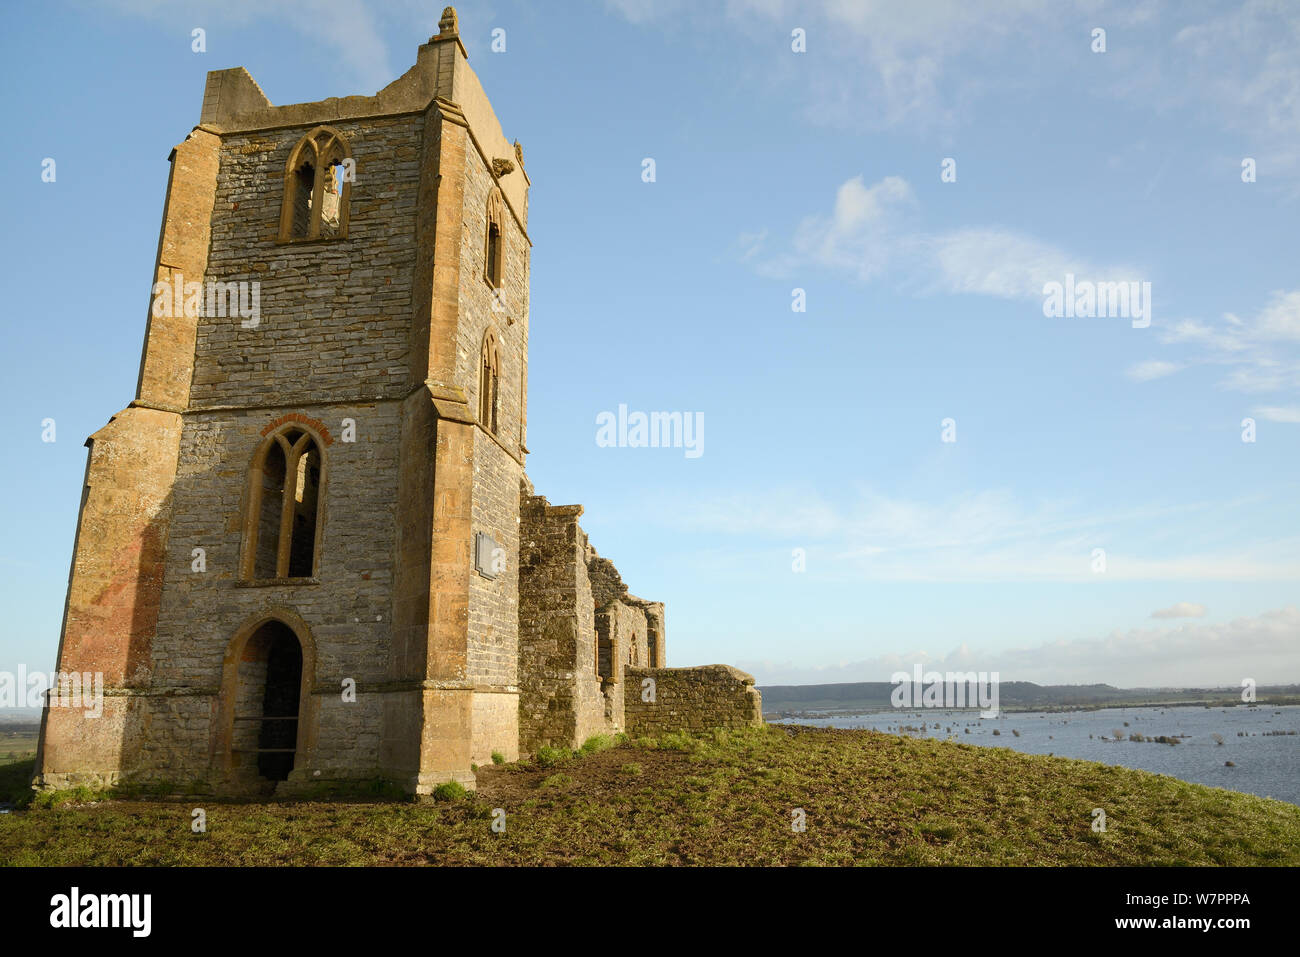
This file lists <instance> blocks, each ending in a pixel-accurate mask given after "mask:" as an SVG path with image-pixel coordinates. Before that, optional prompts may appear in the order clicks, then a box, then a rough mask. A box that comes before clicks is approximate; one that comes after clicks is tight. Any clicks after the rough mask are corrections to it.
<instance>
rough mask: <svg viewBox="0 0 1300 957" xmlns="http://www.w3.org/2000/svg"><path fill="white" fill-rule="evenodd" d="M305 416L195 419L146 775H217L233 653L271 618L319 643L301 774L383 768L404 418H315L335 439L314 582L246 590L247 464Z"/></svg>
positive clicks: (328, 410) (185, 445) (156, 673)
mask: <svg viewBox="0 0 1300 957" xmlns="http://www.w3.org/2000/svg"><path fill="white" fill-rule="evenodd" d="M294 411H297V410H295V409H293V408H291V407H290V408H282V409H276V410H259V409H253V410H243V411H238V412H235V411H229V412H207V413H200V414H193V415H187V416H186V417H185V428H184V431H183V433H182V437H181V453H180V461H179V463H178V466H177V470H176V480H175V484H174V486H173V490H172V500H173V503H174V509H175V518H174V524H173V527H172V531H171V535H170V536H169V539H168V543H167V560H166V569H165V577H164V582H163V590H162V602H161V611H160V615H159V626H158V636H157V638H156V639H155V641H154V645H153V656H152V657H153V661H152V672H153V682H152V687H151V689H150V692H151V700H152V702H153V705H154V706H153V708H152V709H151V710H152V712H153V715H152V719H151V721H150V724H151V727H150V728H149V731H148V734H147V735H145V736H144V742H143V755H142V759H141V764H140V770H141V771H143V772H146V774H149V773H154V774H155V776H156V775H160V774H161V773H162V772H166V773H167V774H168V775H169V776H172V777H181V778H184V777H193V776H201V775H203V774H206V773H207V771H208V767H207V765H208V760H209V751H210V745H211V742H212V740H213V736H214V735H215V733H216V729H215V727H214V722H213V718H214V717H215V712H216V709H215V707H214V706H213V702H214V701H215V700H216V696H217V695H218V693H219V691H220V689H221V682H222V662H223V659H224V656H225V654H226V652H227V650H228V648H229V646H230V644H231V641H232V639H233V637H234V636H235V634H236V632H237V631H238V630H239V629H240V628H241V626H243V625H245V624H247V623H249V622H251V621H253V620H255V619H257V618H259V617H261V616H264V615H266V614H268V613H269V612H272V611H274V612H280V613H288V614H291V615H295V616H297V617H298V618H300V619H301V620H302V621H303V622H304V623H305V624H306V625H307V627H308V628H309V629H310V637H311V640H312V641H313V642H314V644H315V665H316V667H315V673H314V674H304V675H303V681H304V683H306V684H308V685H310V687H311V688H312V690H313V693H314V694H315V695H316V696H317V700H318V701H319V702H320V711H319V728H318V730H317V731H316V733H315V735H314V737H315V747H314V749H313V753H312V754H311V755H310V756H305V755H304V756H300V761H299V767H300V768H306V767H308V766H310V768H311V769H316V770H321V769H323V771H328V772H330V773H331V775H341V776H359V775H366V774H373V773H376V772H377V770H378V764H379V754H378V741H379V735H380V732H381V724H382V717H381V712H382V700H381V699H382V694H381V693H380V692H379V691H378V690H376V689H377V686H379V685H382V684H383V683H384V682H385V680H386V678H387V674H386V669H387V661H386V658H385V656H384V655H381V654H376V649H381V648H385V647H387V646H388V644H389V643H390V642H391V640H392V618H393V614H392V581H393V561H394V555H393V549H392V547H391V544H390V543H391V542H392V541H393V540H394V536H395V530H394V522H395V508H396V499H397V455H398V449H399V447H400V442H399V436H400V421H399V418H400V411H401V410H400V406H399V404H398V403H395V402H384V403H367V404H355V405H338V406H316V407H313V408H312V409H311V410H310V411H311V412H312V413H314V415H313V416H311V418H313V419H315V421H316V422H317V423H319V424H320V425H323V426H325V427H327V428H329V429H330V432H331V437H332V438H334V441H333V442H332V443H330V444H328V445H327V446H326V447H324V448H323V449H321V452H322V459H323V478H322V488H321V491H322V494H321V506H320V513H319V524H320V538H319V541H320V546H319V553H318V558H317V575H316V579H315V581H312V582H285V581H283V580H280V581H275V582H269V583H262V582H258V583H243V582H241V581H240V576H239V555H240V549H241V547H242V542H241V522H240V520H241V516H242V515H243V513H244V508H245V498H246V494H247V476H248V468H249V463H250V462H251V461H252V458H253V454H254V451H255V450H256V448H257V447H258V445H259V444H260V443H261V442H262V441H263V437H262V430H263V429H264V428H265V427H266V426H267V425H268V424H270V423H272V422H274V421H276V420H277V419H278V418H279V416H280V415H283V414H287V413H291V412H294ZM316 416H319V418H316ZM345 417H346V418H352V419H354V421H355V422H356V441H355V442H342V441H339V440H338V439H337V435H338V433H337V432H336V431H335V429H336V428H337V424H338V422H339V421H340V420H341V419H343V418H345ZM376 543H380V544H379V545H377V544H376ZM195 548H202V549H203V550H204V554H205V558H204V561H205V565H206V569H205V570H204V571H202V572H196V571H194V570H193V557H192V556H193V549H195ZM344 678H352V679H354V680H355V681H356V683H357V691H358V694H357V700H356V702H347V703H345V702H343V701H342V698H341V694H340V689H341V683H342V680H343V679H344ZM304 717H305V716H304Z"/></svg>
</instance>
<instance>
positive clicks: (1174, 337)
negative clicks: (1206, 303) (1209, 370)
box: [1161, 290, 1300, 421]
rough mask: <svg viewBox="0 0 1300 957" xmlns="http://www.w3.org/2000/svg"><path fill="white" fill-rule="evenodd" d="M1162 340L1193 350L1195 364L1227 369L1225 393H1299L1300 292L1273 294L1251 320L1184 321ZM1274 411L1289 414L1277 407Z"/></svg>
mask: <svg viewBox="0 0 1300 957" xmlns="http://www.w3.org/2000/svg"><path fill="white" fill-rule="evenodd" d="M1161 340H1162V341H1163V342H1164V343H1165V344H1167V345H1171V346H1188V347H1191V348H1192V350H1193V351H1192V352H1191V356H1192V358H1193V361H1195V362H1198V363H1202V364H1206V365H1211V366H1222V367H1224V370H1225V371H1224V375H1223V376H1222V378H1221V379H1220V380H1219V383H1218V384H1219V386H1220V387H1221V388H1224V389H1230V390H1232V391H1235V392H1252V393H1265V392H1288V391H1290V392H1293V391H1295V390H1296V389H1300V290H1292V291H1289V292H1288V291H1278V292H1275V293H1273V294H1272V296H1271V297H1270V298H1269V300H1268V302H1267V303H1266V304H1265V305H1264V307H1263V308H1262V309H1261V310H1260V311H1259V313H1258V314H1257V315H1255V316H1253V317H1250V318H1246V319H1243V318H1241V317H1240V316H1237V315H1234V314H1232V313H1226V314H1225V315H1224V316H1223V317H1222V318H1221V319H1220V320H1219V321H1218V322H1209V321H1205V320H1200V319H1183V320H1180V321H1178V322H1175V323H1172V324H1171V325H1169V326H1168V327H1166V328H1165V329H1164V330H1163V331H1162V333H1161ZM1270 410H1271V411H1273V412H1275V413H1278V414H1281V415H1284V414H1285V410H1284V409H1280V408H1278V407H1270ZM1274 421H1288V420H1287V419H1286V418H1277V419H1274Z"/></svg>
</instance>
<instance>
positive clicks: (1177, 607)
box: [1151, 601, 1205, 618]
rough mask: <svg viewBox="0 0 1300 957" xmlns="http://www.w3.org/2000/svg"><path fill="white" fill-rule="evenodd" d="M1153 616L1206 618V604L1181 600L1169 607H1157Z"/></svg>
mask: <svg viewBox="0 0 1300 957" xmlns="http://www.w3.org/2000/svg"><path fill="white" fill-rule="evenodd" d="M1151 617H1152V618H1204V617H1205V606H1204V605H1198V604H1196V603H1194V602H1190V601H1180V602H1178V603H1177V604H1174V605H1170V606H1169V607H1168V608H1157V609H1156V610H1155V611H1153V612H1152V613H1151Z"/></svg>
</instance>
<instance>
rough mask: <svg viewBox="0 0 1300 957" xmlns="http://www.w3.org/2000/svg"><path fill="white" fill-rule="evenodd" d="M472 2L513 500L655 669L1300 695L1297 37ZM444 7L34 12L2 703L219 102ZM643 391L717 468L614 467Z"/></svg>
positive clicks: (50, 589)
mask: <svg viewBox="0 0 1300 957" xmlns="http://www.w3.org/2000/svg"><path fill="white" fill-rule="evenodd" d="M458 11H459V14H460V25H461V35H462V39H463V41H464V43H465V45H466V47H467V49H468V50H469V55H470V62H471V65H472V66H473V67H474V69H475V70H476V72H477V73H478V74H479V76H480V78H481V80H482V81H483V85H484V87H485V89H486V91H487V93H488V96H489V97H490V98H491V100H492V102H493V104H494V106H495V108H496V111H497V114H498V116H499V117H500V118H501V121H502V125H503V127H504V129H505V132H506V135H507V136H508V137H510V138H515V137H517V138H518V139H519V140H520V141H521V143H522V144H523V148H524V155H525V160H526V163H527V167H528V172H529V175H530V177H531V178H532V182H533V189H532V194H531V205H530V223H529V226H530V234H531V236H532V238H533V240H534V242H535V246H534V249H533V261H532V277H533V284H532V313H531V361H530V370H529V371H530V381H529V392H528V397H529V446H530V448H531V449H532V454H531V455H530V457H529V460H528V472H529V475H530V477H531V478H532V480H533V481H534V483H535V484H536V486H537V488H538V491H539V492H541V493H542V494H545V495H547V496H548V497H549V498H550V500H551V501H552V502H553V503H556V504H561V503H570V502H581V503H583V504H584V505H585V506H586V514H585V516H584V518H583V525H584V527H585V528H586V530H587V531H588V532H589V533H590V535H591V539H592V542H593V544H595V545H596V547H597V548H598V550H599V551H600V552H601V554H603V555H606V556H608V557H609V558H611V559H613V560H614V562H615V563H616V564H617V565H618V567H619V569H620V570H621V571H622V572H623V576H624V579H625V580H626V581H627V582H628V583H629V584H630V586H631V588H632V591H633V592H634V593H636V594H638V595H641V596H642V597H646V598H652V599H655V600H662V601H665V602H666V603H667V607H668V649H669V663H670V664H672V665H690V664H701V663H709V662H715V661H721V662H729V663H734V664H738V665H739V666H741V667H743V668H746V669H747V670H750V671H752V672H754V673H755V674H756V675H757V676H758V678H759V681H760V684H762V683H781V682H811V681H837V680H887V679H888V677H889V674H890V673H891V672H892V671H894V670H895V669H896V668H897V667H903V668H907V669H910V667H911V665H912V664H913V663H916V662H923V663H933V664H934V665H935V666H942V665H943V664H945V663H947V664H950V665H951V664H957V663H960V664H961V665H962V666H963V667H971V668H982V669H987V670H999V669H1000V671H1001V674H1002V677H1003V678H1004V680H1006V679H1027V680H1036V681H1051V682H1093V681H1108V682H1110V683H1113V684H1118V685H1124V686H1136V685H1152V684H1173V683H1185V684H1210V683H1216V684H1229V683H1231V684H1236V683H1238V682H1239V681H1240V680H1241V679H1242V678H1244V677H1253V678H1255V679H1256V680H1257V681H1259V682H1261V683H1272V682H1282V681H1287V682H1295V681H1300V610H1297V605H1300V596H1298V592H1300V589H1298V588H1297V581H1300V495H1298V494H1297V493H1298V492H1300V470H1298V466H1300V256H1297V253H1298V252H1300V242H1298V240H1297V222H1298V219H1297V214H1298V213H1300V8H1297V7H1295V6H1294V5H1288V4H1285V3H1247V4H1210V3H1181V4H1159V3H1137V4H1133V3H1126V4H1109V3H1092V2H1089V3H1083V2H1075V3H1070V2H1064V3H1050V4H1048V3H1041V4H1040V3H1028V2H1002V3H991V2H983V0H965V2H956V0H954V2H938V0H935V2H929V3H909V4H902V3H888V4H885V3H871V2H866V0H861V2H847V0H845V2H825V3H802V4H794V3H785V2H781V0H732V2H727V3H711V4H693V3H685V2H681V3H676V2H671V0H663V2H649V0H646V2H641V0H619V2H609V3H596V2H593V3H589V4H579V3H565V4H546V5H544V6H543V5H534V4H510V3H493V4H485V3H484V4H481V3H462V4H461V5H459V7H458ZM440 12H441V7H440V6H439V5H436V4H435V5H427V4H423V3H419V4H417V3H413V2H401V0H399V2H391V3H382V4H380V3H375V4H364V3H361V2H347V0H316V2H313V3H307V2H298V0H293V2H282V3H274V2H263V3H251V2H240V0H236V2H227V3H222V4H198V3H188V2H174V3H165V4H164V3H155V2H149V0H120V2H109V3H103V4H97V5H93V6H92V5H85V4H58V3H52V4H47V5H42V6H40V7H37V6H35V5H28V6H24V7H19V8H16V9H14V10H12V11H10V12H9V17H8V21H7V26H8V29H7V30H6V31H5V32H4V34H3V37H0V45H3V54H4V67H3V68H4V70H5V71H6V72H7V74H8V75H7V76H6V77H5V82H4V84H3V88H2V89H0V116H2V117H3V120H4V123H5V129H6V131H7V134H8V135H7V136H6V142H7V148H6V149H5V150H4V151H3V153H2V154H0V170H3V173H4V181H5V182H6V183H7V184H9V187H10V189H9V193H8V196H7V198H8V201H9V202H8V204H7V209H6V218H7V221H8V225H9V228H7V229H5V230H3V232H0V258H2V260H3V262H4V263H5V270H6V273H7V282H6V283H5V287H6V290H7V297H6V298H7V300H8V301H7V307H8V308H7V309H6V319H5V324H6V329H5V333H6V335H5V340H6V344H7V349H6V351H5V360H4V363H5V365H4V368H5V371H6V376H5V377H4V381H3V385H2V386H0V388H3V390H4V401H5V405H6V408H7V410H8V413H7V414H6V415H5V416H4V418H3V423H4V424H3V429H4V432H3V438H4V447H5V448H6V449H8V450H9V451H10V453H11V459H10V467H9V468H7V469H5V470H4V472H3V476H4V478H3V482H4V489H5V492H6V494H5V495H4V496H3V503H4V504H3V508H4V522H3V528H4V529H5V531H4V535H3V540H2V541H0V569H2V570H3V575H2V576H0V590H2V591H0V594H2V595H3V599H4V604H5V607H6V609H7V611H8V614H7V615H6V623H5V626H4V631H3V636H2V637H0V670H12V669H14V668H16V667H17V666H18V665H19V664H20V663H21V664H24V665H26V666H27V667H29V668H44V669H49V668H52V667H53V665H54V655H55V650H56V648H57V642H58V630H59V625H60V619H61V615H62V609H63V599H64V592H65V589H66V581H67V571H68V563H69V558H70V555H71V548H72V541H73V533H74V530H75V521H76V512H77V504H78V501H79V495H80V486H81V482H82V476H83V469H84V464H85V450H84V448H83V446H82V442H83V440H84V438H85V436H87V435H88V434H90V433H91V432H93V431H95V430H96V429H98V428H99V427H100V426H102V425H103V424H104V422H106V421H107V419H108V417H109V416H111V415H112V414H114V413H115V412H116V411H118V410H119V409H120V408H122V407H123V406H125V405H126V404H127V403H128V402H129V401H130V399H131V398H132V395H133V390H134V387H135V380H136V373H137V368H138V362H139V355H140V344H141V338H142V335H143V331H144V320H145V314H146V310H147V307H148V300H149V292H150V289H149V286H150V279H151V269H152V265H153V261H154V255H155V248H156V243H157V237H158V224H159V220H160V217H161V212H162V199H163V191H164V188H165V186H166V179H167V169H168V167H167V154H168V152H169V151H170V149H171V147H172V146H173V145H174V144H176V143H178V142H180V141H181V140H182V139H183V138H184V137H185V135H186V134H187V133H188V132H189V130H190V129H191V127H192V126H193V125H194V124H195V123H196V122H197V120H198V113H199V105H200V101H201V97H202V92H203V83H204V75H205V73H206V72H207V71H208V70H215V69H223V68H227V67H232V66H238V65H242V66H244V67H246V68H247V69H248V70H249V72H250V73H251V74H252V75H253V77H254V78H255V79H256V80H257V81H258V83H259V84H260V85H261V87H262V89H263V90H264V91H265V92H266V94H267V96H268V97H270V99H271V101H272V102H274V103H277V104H284V103H294V102H302V101H311V100H318V99H322V98H324V97H327V96H345V95H350V94H355V93H362V94H373V93H374V92H376V91H377V90H378V89H379V88H380V87H381V86H383V85H385V84H386V83H388V82H390V81H391V80H392V79H394V78H396V77H397V76H399V75H400V74H401V73H402V72H404V70H405V69H406V68H407V67H408V66H409V65H410V64H411V63H413V62H414V58H415V51H416V47H417V46H418V45H419V44H420V43H422V42H424V41H425V40H427V38H428V37H429V35H430V34H432V33H436V32H437V20H438V16H439V14H440ZM195 27H201V28H203V29H204V30H205V31H206V45H207V50H206V52H204V53H195V52H193V51H192V50H191V31H192V30H193V29H194V28H195ZM1098 27H1100V28H1103V29H1105V31H1106V50H1105V52H1094V51H1093V49H1092V47H1093V45H1094V39H1093V30H1094V29H1095V28H1098ZM497 28H500V29H502V30H504V31H505V41H506V43H505V46H506V49H505V51H504V52H500V53H494V52H492V51H491V49H490V46H491V42H492V31H493V30H494V29H497ZM796 29H801V30H803V31H804V34H805V37H806V52H802V53H796V52H794V51H793V50H792V48H791V47H792V31H794V30H796ZM46 157H51V158H54V159H55V160H56V163H57V179H56V181H55V182H53V183H46V182H42V179H41V168H42V160H43V159H44V158H46ZM646 158H652V159H653V160H654V161H655V173H656V175H655V180H654V182H645V181H643V178H642V169H643V160H645V159H646ZM945 158H952V159H953V160H955V163H956V173H957V176H956V181H955V182H942V181H941V178H940V172H941V163H942V162H943V161H944V159H945ZM1245 158H1251V159H1253V160H1254V161H1255V167H1256V181H1255V182H1252V183H1246V182H1243V181H1242V162H1243V159H1245ZM1066 273H1073V274H1074V275H1076V276H1077V277H1078V278H1080V279H1088V280H1092V281H1109V280H1123V281H1135V282H1149V283H1151V290H1152V292H1151V303H1152V322H1151V324H1150V326H1149V327H1148V328H1135V327H1134V325H1133V324H1132V323H1131V322H1129V321H1128V320H1127V319H1122V318H1073V319H1065V318H1048V317H1046V316H1044V314H1043V294H1042V287H1043V284H1044V283H1045V282H1050V281H1063V280H1064V278H1065V274H1066ZM796 288H798V289H802V290H804V294H805V296H806V304H807V305H806V311H804V312H795V311H793V310H792V290H794V289H796ZM620 404H624V405H626V406H627V407H628V409H630V410H633V411H637V410H639V411H646V412H650V411H682V412H688V413H699V414H701V415H702V416H703V420H704V444H703V455H701V456H700V457H698V458H688V457H687V456H685V455H684V454H683V450H681V449H649V448H602V447H599V446H598V445H597V444H596V441H595V434H596V425H595V422H596V417H597V415H598V414H599V413H601V412H603V411H614V410H617V408H618V406H619V405H620ZM1247 417H1249V418H1252V419H1254V420H1255V441H1254V442H1243V441H1242V432H1243V428H1242V420H1243V419H1245V418H1247ZM46 418H53V419H54V420H55V422H56V429H57V432H56V441H54V442H53V443H47V442H42V441H41V433H42V426H41V423H42V420H44V419H46ZM948 418H951V419H952V420H954V422H955V429H956V441H954V442H944V441H942V440H941V438H942V436H941V423H942V421H943V420H944V419H948ZM1098 548H1100V549H1104V551H1105V570H1104V571H1095V570H1094V567H1093V566H1094V558H1093V556H1094V549H1098ZM796 549H802V550H803V554H804V556H805V568H804V570H803V571H795V570H794V566H795V550H796Z"/></svg>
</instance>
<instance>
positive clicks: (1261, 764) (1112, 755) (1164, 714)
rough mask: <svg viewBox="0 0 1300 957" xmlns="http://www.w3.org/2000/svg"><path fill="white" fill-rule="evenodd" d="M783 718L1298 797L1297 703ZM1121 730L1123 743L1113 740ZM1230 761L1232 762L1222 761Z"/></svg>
mask: <svg viewBox="0 0 1300 957" xmlns="http://www.w3.org/2000/svg"><path fill="white" fill-rule="evenodd" d="M809 714H810V715H815V714H816V712H809ZM782 720H784V721H787V722H790V723H794V724H808V725H814V726H816V727H823V728H870V729H872V730H875V731H888V732H891V733H894V734H908V735H912V736H917V737H919V736H921V735H922V734H924V735H925V736H926V737H930V738H941V739H945V738H953V739H955V740H957V741H963V742H965V743H966V744H976V745H983V746H986V747H993V748H1011V749H1012V750H1014V751H1023V752H1025V753H1027V754H1055V755H1057V756H1058V757H1065V758H1081V759H1083V760H1085V761H1099V762H1101V763H1102V764H1115V765H1119V766H1121V767H1126V768H1137V769H1139V770H1142V771H1154V772H1155V773H1157V774H1168V775H1170V776H1171V777H1175V778H1181V779H1182V780H1184V781H1192V782H1195V783H1196V784H1208V785H1210V786H1212V787H1218V788H1228V789H1230V790H1233V791H1244V792H1245V793H1247V794H1258V795H1260V796H1261V797H1273V798H1277V799H1278V800H1281V801H1289V802H1290V803H1292V804H1300V705H1288V706H1280V707H1279V706H1269V705H1256V706H1246V705H1240V706H1238V707H1235V708H1206V707H1203V706H1201V707H1157V708H1104V709H1102V710H1100V711H1068V712H1056V713H1048V712H1042V711H1021V712H1014V713H1006V712H1004V713H1002V714H1000V715H999V716H998V717H996V718H981V717H980V716H979V712H978V711H942V710H939V709H934V710H930V709H921V710H899V711H888V712H878V713H872V714H854V715H834V716H826V717H803V718H786V719H782ZM923 725H924V728H925V730H924V731H922V730H921V728H922V726H923ZM909 729H910V730H909ZM967 730H969V732H970V733H969V734H967V733H966V732H967ZM995 731H996V732H997V733H996V734H995V733H994V732H995ZM1015 732H1019V735H1018V736H1017V735H1016V734H1015ZM1117 732H1118V733H1120V734H1123V736H1124V739H1123V740H1120V741H1117V740H1115V737H1116V733H1117ZM1279 732H1281V733H1279ZM1287 732H1290V733H1287ZM1134 733H1137V734H1140V735H1142V737H1143V738H1153V737H1157V736H1164V737H1177V738H1178V739H1179V743H1178V744H1176V745H1169V744H1157V743H1154V742H1151V741H1133V740H1130V736H1131V735H1132V734H1134ZM1214 735H1218V736H1219V737H1220V738H1222V740H1223V743H1222V744H1219V743H1218V741H1217V740H1216V739H1215V737H1214ZM1229 761H1231V762H1232V764H1233V765H1234V766H1232V767H1229V766H1227V762H1229Z"/></svg>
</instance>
